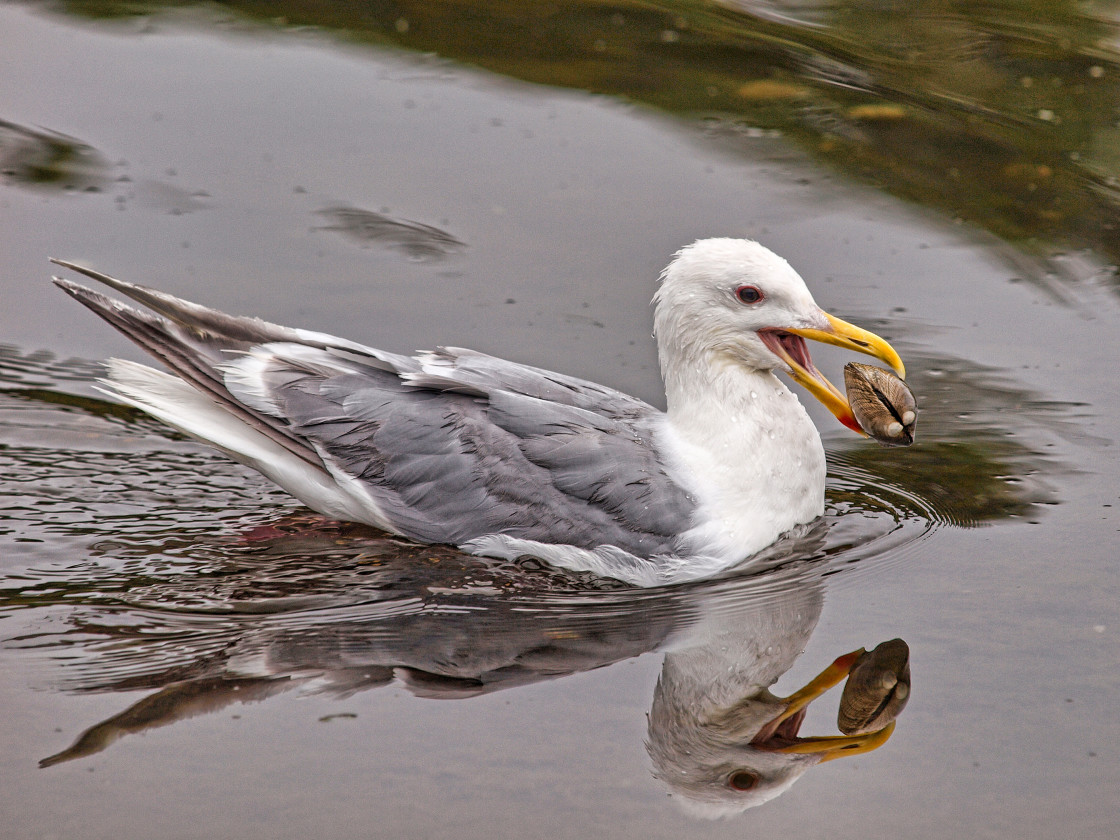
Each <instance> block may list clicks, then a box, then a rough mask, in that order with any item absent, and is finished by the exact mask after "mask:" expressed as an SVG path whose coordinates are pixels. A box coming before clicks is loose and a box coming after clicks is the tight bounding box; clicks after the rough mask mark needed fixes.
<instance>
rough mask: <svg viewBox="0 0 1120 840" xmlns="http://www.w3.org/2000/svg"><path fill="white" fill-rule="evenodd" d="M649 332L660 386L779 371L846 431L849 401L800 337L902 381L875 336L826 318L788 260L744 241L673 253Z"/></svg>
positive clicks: (892, 355)
mask: <svg viewBox="0 0 1120 840" xmlns="http://www.w3.org/2000/svg"><path fill="white" fill-rule="evenodd" d="M654 306H655V308H656V311H655V315H654V333H655V335H656V337H657V348H658V353H659V354H660V358H661V370H662V374H663V376H664V377H665V380H666V385H667V386H668V385H670V384H671V382H673V381H674V380H676V381H679V380H680V379H681V378H687V377H689V376H692V375H694V374H695V373H696V372H697V371H705V370H706V371H713V372H716V371H722V370H725V369H726V367H727V366H728V365H731V366H734V367H736V368H739V369H741V370H744V371H747V372H756V373H764V374H765V373H770V372H772V371H775V370H781V371H785V372H786V373H787V374H789V376H790V377H791V378H792V379H793V380H794V381H795V382H797V383H798V384H800V385H802V386H803V387H804V388H805V389H806V390H808V391H809V392H810V393H811V394H812V395H813V396H814V397H816V398H817V399H819V400H820V401H821V402H822V403H824V405H825V406H826V407H827V408H828V409H829V410H830V411H831V412H832V413H833V414H834V415H835V416H836V418H837V419H838V420H840V422H841V423H843V424H844V425H845V426H847V427H848V428H850V429H852V430H854V431H857V432H860V433H861V434H863V432H862V430H861V429H860V428H859V424H858V423H857V422H856V420H855V417H854V416H853V415H852V410H851V406H850V405H849V404H848V400H847V399H846V398H845V397H844V395H843V394H841V393H840V392H839V391H838V390H837V389H836V388H835V387H834V386H833V385H832V383H830V382H829V381H828V380H827V379H825V377H824V376H823V375H822V374H821V373H820V371H818V370H817V369H816V367H815V366H814V365H813V361H812V358H811V357H810V355H809V350H808V347H807V345H806V343H805V339H810V340H814V341H821V342H824V343H827V344H834V345H838V346H840V347H844V348H846V349H849V350H854V351H855V352H857V353H866V354H868V355H870V356H875V357H876V358H878V359H881V360H882V361H884V362H886V363H887V364H888V365H890V366H891V367H892V368H894V370H895V371H896V372H897V373H898V374H899V376H902V377H905V375H906V371H905V368H904V367H903V364H902V360H901V359H900V358H899V356H898V353H896V352H895V351H894V348H892V347H891V346H890V345H889V344H888V343H887V342H886V341H884V340H883V339H882V338H880V337H879V336H877V335H875V334H874V333H870V332H868V331H867V330H863V329H860V328H859V327H856V326H854V325H852V324H849V323H847V322H845V321H841V320H840V319H839V318H836V317H834V316H832V315H829V314H828V313H827V312H825V311H824V310H823V309H821V308H820V307H819V306H817V304H816V301H814V300H813V295H812V293H810V291H809V289H808V287H807V286H806V285H805V281H804V280H802V279H801V275H799V274H798V273H797V272H796V271H794V269H793V267H792V266H790V264H789V263H788V262H786V261H785V260H784V259H782V258H781V257H779V256H778V255H777V254H775V253H774V252H773V251H771V250H770V249H769V248H766V247H764V246H762V245H760V244H759V243H757V242H754V241H752V240H749V239H702V240H700V241H698V242H694V243H693V244H692V245H689V246H688V247H686V248H682V249H681V250H680V251H679V252H677V254H676V256H675V257H674V259H673V261H672V262H671V263H670V264H669V266H668V267H667V268H666V269H665V271H664V272H662V275H661V285H660V287H659V288H658V290H657V294H656V295H655V296H654Z"/></svg>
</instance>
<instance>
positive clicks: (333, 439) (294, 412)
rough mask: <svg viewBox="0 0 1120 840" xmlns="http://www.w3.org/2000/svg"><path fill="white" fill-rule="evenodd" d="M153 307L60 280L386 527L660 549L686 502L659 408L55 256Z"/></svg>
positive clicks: (453, 538)
mask: <svg viewBox="0 0 1120 840" xmlns="http://www.w3.org/2000/svg"><path fill="white" fill-rule="evenodd" d="M60 264H62V265H66V266H67V267H69V268H72V269H74V270H76V271H79V272H81V273H83V274H86V275H87V276H90V277H93V278H94V279H97V280H100V281H102V282H106V283H107V284H108V285H110V286H112V287H113V288H114V289H117V290H118V291H120V292H122V293H123V294H126V295H128V296H129V297H132V298H133V299H134V300H137V301H139V302H141V303H143V304H145V305H146V306H149V307H150V308H152V309H155V310H156V311H157V312H158V313H159V315H152V314H149V313H142V312H138V311H136V310H134V309H132V308H130V307H127V306H124V305H122V304H120V303H117V302H116V301H112V300H110V299H108V298H105V297H104V296H102V295H98V294H97V293H95V292H92V291H90V290H88V289H85V288H84V287H81V286H78V285H76V284H72V283H67V282H65V281H56V282H59V285H61V286H62V287H63V288H64V289H65V290H66V291H68V292H69V293H70V294H72V295H73V296H74V297H76V298H77V299H78V300H80V301H81V302H82V303H84V304H85V305H87V306H89V307H90V308H91V309H93V311H95V312H96V313H97V314H99V315H101V316H102V317H103V318H105V319H106V320H107V321H109V322H110V323H112V324H113V325H114V326H115V327H117V328H118V329H120V330H121V331H122V332H124V333H125V334H126V335H128V336H129V337H130V338H132V339H133V340H134V341H136V342H137V343H138V344H140V346H142V347H144V348H145V349H146V350H148V351H149V352H151V353H152V354H153V355H155V356H156V357H157V358H159V359H160V360H161V361H163V362H164V363H165V364H166V365H167V366H168V367H169V368H171V370H172V371H173V372H174V373H176V374H178V375H179V376H180V377H182V378H183V379H184V380H186V381H188V382H190V383H191V384H192V385H194V386H195V387H196V388H198V389H199V390H202V391H204V392H205V393H207V394H208V395H209V396H211V397H212V398H213V399H215V400H216V401H217V402H219V403H220V404H221V405H222V406H223V407H225V408H227V409H228V410H229V411H230V412H231V413H232V414H234V415H235V416H236V417H238V418H239V419H241V420H242V421H243V422H246V423H248V424H249V425H251V426H252V427H253V428H255V429H257V430H258V431H261V432H263V433H265V434H267V435H268V436H269V437H270V438H272V439H273V440H276V441H277V442H280V443H281V444H282V445H284V446H285V447H286V448H287V449H289V450H290V451H292V452H293V453H295V454H297V455H298V456H299V457H301V458H303V459H304V460H305V461H308V462H310V463H313V464H315V465H317V466H319V467H321V468H325V469H326V470H327V471H329V472H331V473H332V474H334V475H339V474H341V475H344V476H347V477H350V478H352V479H354V480H356V481H357V482H359V483H360V485H361V487H362V488H363V489H364V490H365V491H366V492H367V493H368V494H369V496H370V498H371V499H373V500H374V502H375V503H376V504H377V505H378V507H379V509H380V510H381V511H382V512H383V514H384V515H385V517H386V518H387V519H388V521H389V522H390V523H391V524H392V525H393V527H394V529H395V530H396V531H398V532H400V533H402V534H404V535H406V536H409V537H413V538H415V539H419V540H423V541H426V542H444V543H452V544H462V543H464V542H467V541H468V540H472V539H475V538H477V537H482V536H488V535H492V534H503V535H508V536H511V537H516V538H520V539H527V540H535V541H538V542H545V543H551V544H561V545H574V546H577V547H580V548H587V549H593V548H596V547H598V546H601V545H613V546H617V547H619V548H621V549H623V550H625V551H628V552H630V553H632V554H635V555H637V556H642V557H648V556H651V555H654V554H668V553H672V551H673V547H674V541H675V538H676V537H677V536H678V535H679V534H680V533H682V532H683V531H685V530H687V529H688V528H689V526H690V518H691V514H692V512H693V509H694V502H693V501H692V500H691V499H690V498H689V496H688V495H687V493H686V492H685V491H684V489H683V488H681V487H680V486H679V485H678V484H677V483H676V482H675V481H674V480H673V479H672V478H671V477H670V476H669V474H668V472H667V470H666V467H665V464H664V463H663V462H662V460H661V459H660V457H659V452H658V449H657V447H656V444H655V440H656V428H657V425H658V423H659V420H660V413H659V412H657V411H656V409H654V408H652V407H651V406H649V405H647V404H646V403H644V402H642V401H640V400H637V399H635V398H633V397H629V396H627V395H625V394H621V393H619V392H617V391H613V390H611V389H609V388H604V387H603V386H600V385H596V384H594V383H590V382H584V381H582V380H579V379H574V378H572V377H567V376H563V375H561V374H556V373H552V372H549V371H545V370H541V369H538V368H531V367H527V366H523V365H517V364H514V363H512V362H507V361H504V360H501V359H496V358H494V357H491V356H486V355H485V354H481V353H474V352H472V351H467V350H458V349H450V348H449V349H442V350H439V351H436V352H435V353H429V354H424V355H422V356H420V357H417V358H412V357H406V356H398V355H394V354H389V353H384V352H382V351H379V350H375V349H373V348H368V347H364V346H361V345H358V344H354V343H352V342H348V341H345V340H343V339H336V338H334V337H332V336H328V335H325V334H320V333H311V332H307V331H304V330H294V329H291V328H288V327H281V326H278V325H274V324H269V323H267V322H265V321H260V320H258V319H255V318H239V317H235V316H229V315H225V314H224V313H220V312H216V311H215V310H211V309H206V308H205V307H201V306H198V305H197V304H192V303H188V302H186V301H181V300H179V299H178V298H174V297H172V296H170V295H166V294H164V293H161V292H156V291H154V290H151V289H144V288H143V287H137V286H133V285H131V284H127V283H124V282H122V281H119V280H114V279H113V278H108V277H106V276H105V275H101V274H99V273H97V272H92V271H90V270H89V269H85V268H81V267H78V266H74V265H70V264H68V263H60Z"/></svg>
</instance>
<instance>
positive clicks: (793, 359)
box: [758, 312, 906, 435]
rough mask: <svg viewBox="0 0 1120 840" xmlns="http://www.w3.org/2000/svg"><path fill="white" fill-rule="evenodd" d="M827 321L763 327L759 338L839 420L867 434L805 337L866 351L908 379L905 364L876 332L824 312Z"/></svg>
mask: <svg viewBox="0 0 1120 840" xmlns="http://www.w3.org/2000/svg"><path fill="white" fill-rule="evenodd" d="M822 314H823V315H824V317H825V318H826V319H827V321H828V328H827V329H822V330H816V329H794V328H789V329H781V330H776V329H767V330H760V331H759V333H758V336H759V338H761V339H762V342H763V343H764V344H765V345H766V346H767V348H769V350H770V351H771V352H772V353H774V355H776V356H777V357H778V358H780V359H781V360H782V361H783V362H785V363H786V365H787V366H788V367H789V375H790V376H791V377H792V378H793V381H794V382H797V383H798V384H799V385H801V386H802V387H803V388H805V390H807V391H808V392H809V393H810V394H812V395H813V396H814V397H816V398H817V399H818V400H820V401H821V402H822V403H824V405H825V407H826V408H827V409H828V410H829V411H831V412H832V413H833V415H834V416H835V417H836V419H837V420H839V421H840V422H841V423H843V424H844V425H845V426H847V427H848V428H849V429H851V430H852V431H854V432H858V433H859V434H861V435H866V432H864V431H863V429H861V428H860V425H859V423H858V422H857V421H856V418H855V415H853V414H852V407H851V405H849V404H848V398H847V397H845V396H844V395H843V394H841V393H840V392H839V391H838V390H837V389H836V386H834V385H833V384H832V383H831V382H829V381H828V380H827V379H825V377H824V375H823V374H821V372H820V371H819V370H817V369H816V367H814V366H813V360H812V359H811V358H810V357H809V349H808V347H806V346H805V342H804V340H803V339H806V338H808V339H811V340H813V341H821V342H824V343H825V344H835V345H836V346H837V347H843V348H845V349H847V350H854V351H856V352H857V353H866V354H867V355H868V356H874V357H875V358H877V359H880V360H881V361H884V362H886V363H887V364H888V365H890V366H891V367H892V368H893V369H894V371H895V373H897V374H898V375H899V376H900V377H902V378H903V379H905V378H906V367H905V366H904V365H903V364H902V359H900V358H899V356H898V353H896V352H895V349H894V348H893V347H891V346H890V345H889V344H887V342H886V341H884V340H883V339H882V338H880V337H879V336H877V335H875V333H873V332H868V331H867V330H864V329H860V328H859V327H857V326H855V325H854V324H849V323H848V322H847V321H841V320H840V319H839V318H836V317H833V316H832V315H829V314H828V313H827V312H823V313H822Z"/></svg>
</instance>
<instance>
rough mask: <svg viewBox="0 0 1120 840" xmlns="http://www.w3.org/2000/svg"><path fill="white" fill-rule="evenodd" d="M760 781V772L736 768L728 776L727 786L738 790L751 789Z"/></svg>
mask: <svg viewBox="0 0 1120 840" xmlns="http://www.w3.org/2000/svg"><path fill="white" fill-rule="evenodd" d="M758 782H759V776H758V774H757V773H752V772H751V771H749V770H736V771H735V772H734V773H732V774H731V775H730V776H728V777H727V786H728V787H729V788H731V789H732V790H738V791H748V790H751V789H752V788H753V787H754V786H755V785H757V784H758Z"/></svg>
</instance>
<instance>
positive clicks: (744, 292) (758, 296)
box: [735, 286, 765, 304]
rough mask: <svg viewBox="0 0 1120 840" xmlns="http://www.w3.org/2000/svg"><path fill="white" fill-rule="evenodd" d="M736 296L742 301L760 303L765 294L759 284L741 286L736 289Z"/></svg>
mask: <svg viewBox="0 0 1120 840" xmlns="http://www.w3.org/2000/svg"><path fill="white" fill-rule="evenodd" d="M735 297H737V298H739V301H740V302H741V303H747V304H753V303H759V302H760V301H761V300H762V298H763V297H765V295H763V294H762V289H760V288H758V286H740V287H739V288H738V289H736V290H735Z"/></svg>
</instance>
